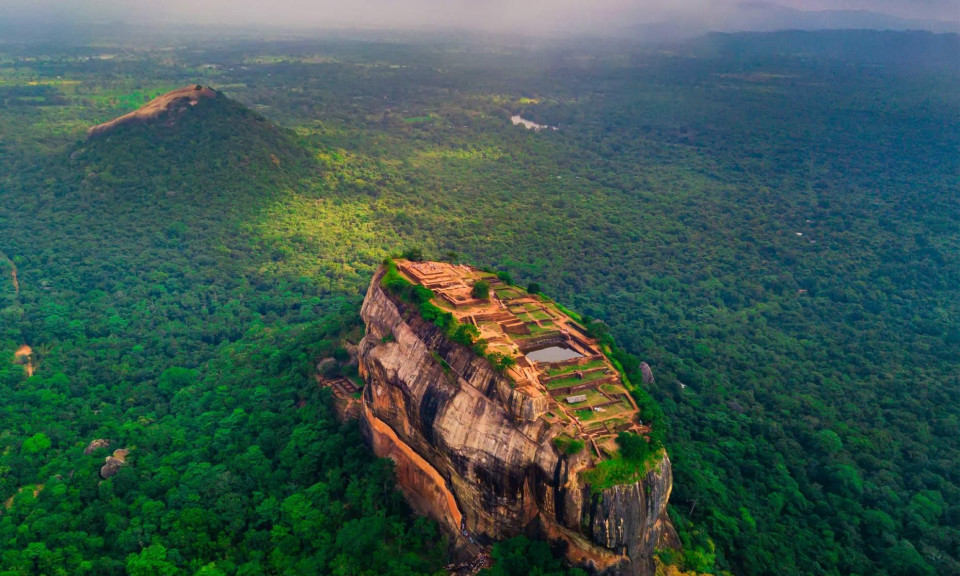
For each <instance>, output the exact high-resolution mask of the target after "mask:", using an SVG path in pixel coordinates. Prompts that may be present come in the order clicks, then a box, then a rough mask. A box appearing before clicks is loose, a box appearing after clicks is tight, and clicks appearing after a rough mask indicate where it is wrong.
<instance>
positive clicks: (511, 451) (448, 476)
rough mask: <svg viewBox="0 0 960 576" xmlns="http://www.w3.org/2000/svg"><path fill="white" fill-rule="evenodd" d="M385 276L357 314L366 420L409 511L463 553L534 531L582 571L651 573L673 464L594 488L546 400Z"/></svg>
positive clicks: (664, 525) (582, 457)
mask: <svg viewBox="0 0 960 576" xmlns="http://www.w3.org/2000/svg"><path fill="white" fill-rule="evenodd" d="M383 273H384V272H383V270H381V271H380V272H378V274H377V275H376V276H375V277H374V278H373V281H372V282H371V284H370V288H369V290H368V292H367V296H366V299H365V301H364V304H363V309H362V316H363V318H364V320H365V321H366V324H367V334H366V336H365V337H364V339H363V341H362V342H361V344H360V347H359V362H360V372H361V375H362V376H363V378H364V380H365V381H366V386H365V387H364V390H363V409H362V411H361V417H360V420H361V427H362V429H363V431H364V434H365V436H366V438H367V439H368V441H369V442H370V444H371V445H372V447H373V449H374V451H375V452H376V453H377V454H378V455H380V456H385V457H389V458H392V459H393V460H394V461H395V462H396V463H397V475H398V482H399V485H400V487H401V489H402V490H403V491H404V493H405V495H406V497H407V498H408V500H409V501H410V502H411V504H412V505H413V506H414V508H415V509H417V510H418V511H419V512H421V513H423V514H426V515H429V516H430V517H432V518H434V519H436V520H437V521H439V522H440V523H441V524H442V525H444V526H445V527H446V528H447V529H448V531H449V532H450V533H451V534H453V535H454V536H455V538H456V540H457V542H458V544H459V545H460V546H462V547H466V548H471V547H474V546H475V545H476V543H480V544H482V543H488V542H490V541H493V540H499V539H503V538H508V537H511V536H515V535H518V534H521V533H525V532H527V533H530V532H536V533H540V534H544V535H546V536H548V537H549V538H551V539H554V540H556V539H560V540H563V541H565V542H567V544H568V545H569V546H568V557H569V558H570V559H571V561H573V562H575V563H578V564H583V565H587V566H592V567H593V568H595V569H597V570H599V571H603V572H605V573H607V574H611V575H613V574H617V575H619V574H623V575H630V576H637V575H648V574H652V573H653V561H652V557H653V553H654V550H655V548H656V547H657V545H658V543H659V542H660V540H661V538H662V535H663V534H664V533H665V531H667V530H669V527H668V524H669V521H668V520H667V516H666V512H665V509H666V504H667V500H668V498H669V495H670V489H671V469H670V461H669V460H668V459H667V457H666V455H664V456H663V459H662V460H661V461H660V462H659V463H658V464H657V465H656V466H655V467H654V468H653V469H652V470H651V471H650V472H649V473H648V474H647V475H646V476H645V477H644V478H643V479H642V480H641V481H639V482H636V483H633V484H626V485H620V486H614V487H612V488H609V489H606V490H603V491H601V492H599V493H597V492H596V491H593V490H591V488H590V487H589V486H587V485H585V484H584V483H583V482H582V481H581V480H579V479H578V473H579V472H582V471H583V470H584V469H586V468H587V467H589V466H590V465H591V463H590V456H589V455H587V453H586V452H583V453H581V454H578V455H576V456H566V455H563V454H561V453H559V452H558V451H557V450H556V449H555V448H554V443H553V440H554V438H556V437H557V436H558V435H559V433H560V427H559V426H557V425H551V424H548V423H547V422H546V421H545V420H544V419H542V418H540V416H541V415H542V414H544V412H545V411H546V410H547V409H548V407H549V406H548V403H549V398H545V397H543V396H536V395H527V394H524V393H521V392H519V391H517V390H515V389H514V388H513V387H512V386H511V381H510V380H509V379H507V378H505V377H504V376H502V375H501V374H500V373H499V372H497V371H496V370H494V369H493V368H492V367H491V365H490V363H489V362H488V361H487V360H486V359H484V358H481V357H479V356H477V355H476V354H475V353H474V352H473V351H472V350H471V349H469V348H467V347H465V346H461V345H459V344H457V343H454V342H452V341H450V340H449V339H447V338H446V337H445V336H444V334H443V332H442V330H440V329H439V328H438V327H437V326H436V325H434V324H433V323H431V322H427V321H424V320H423V319H422V318H420V316H419V315H418V314H417V313H416V312H415V311H413V310H412V309H411V308H412V307H411V306H410V305H407V304H405V303H403V302H400V301H398V300H396V299H395V298H393V297H391V296H390V295H389V294H388V293H387V292H386V291H385V290H383V289H382V288H381V286H380V280H381V278H382V276H383Z"/></svg>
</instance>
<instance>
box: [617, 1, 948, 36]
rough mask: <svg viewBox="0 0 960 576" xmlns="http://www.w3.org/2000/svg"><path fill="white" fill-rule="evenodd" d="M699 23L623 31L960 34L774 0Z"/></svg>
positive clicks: (940, 24)
mask: <svg viewBox="0 0 960 576" xmlns="http://www.w3.org/2000/svg"><path fill="white" fill-rule="evenodd" d="M708 18H709V19H708V20H702V21H699V22H683V21H660V22H651V23H644V24H639V25H636V26H631V27H629V28H627V29H626V30H624V33H625V34H627V35H629V36H631V37H633V38H636V39H638V40H642V41H644V42H669V41H677V40H687V39H691V38H695V37H697V36H702V35H704V34H708V33H710V32H726V33H736V32H777V31H785V30H806V31H821V30H875V31H883V30H891V31H908V30H924V31H929V32H935V33H960V21H956V22H948V21H942V20H932V19H914V18H901V17H899V16H893V15H891V14H885V13H882V12H875V11H870V10H798V9H796V8H790V7H787V6H781V5H779V4H774V3H771V2H743V3H740V4H738V5H737V6H735V7H733V9H732V10H730V11H729V12H726V13H721V14H720V15H713V16H709V17H708Z"/></svg>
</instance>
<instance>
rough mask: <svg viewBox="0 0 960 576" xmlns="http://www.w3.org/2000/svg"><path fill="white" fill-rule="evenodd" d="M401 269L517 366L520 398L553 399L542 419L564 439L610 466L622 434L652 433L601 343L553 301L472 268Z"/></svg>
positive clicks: (418, 265) (427, 265)
mask: <svg viewBox="0 0 960 576" xmlns="http://www.w3.org/2000/svg"><path fill="white" fill-rule="evenodd" d="M395 263H396V265H397V270H398V272H399V273H400V274H401V275H402V276H404V277H405V278H406V279H407V280H409V281H410V282H412V283H414V284H419V285H421V286H423V287H425V288H428V289H430V290H431V291H433V293H434V294H435V297H434V298H433V300H432V302H433V304H435V305H436V306H438V307H440V308H441V309H443V310H445V311H448V312H450V313H451V314H453V316H454V318H456V320H457V321H458V322H460V323H461V324H472V325H473V326H476V328H477V329H478V330H479V333H480V338H482V339H483V340H485V341H486V343H487V350H488V352H497V353H500V354H504V355H506V356H508V357H510V358H512V359H513V360H514V361H515V365H514V366H512V367H510V368H508V369H507V376H509V377H510V378H511V379H512V380H513V382H514V383H515V386H516V389H517V390H518V391H520V392H522V393H524V394H528V395H530V396H536V395H544V396H547V397H548V398H550V399H551V404H550V406H551V408H550V410H548V411H547V412H546V413H545V414H544V415H543V416H542V418H544V419H545V420H546V421H547V422H548V423H550V424H556V423H559V424H561V425H563V426H564V433H563V435H562V436H561V439H567V440H573V439H581V440H583V441H584V442H585V443H586V444H587V445H588V446H590V448H591V449H592V451H593V452H594V454H595V455H596V456H597V457H598V458H600V459H603V458H608V457H611V456H613V455H614V454H615V453H616V451H617V444H616V441H615V439H616V436H617V434H618V433H620V432H622V431H631V432H635V433H638V434H642V435H646V434H648V433H649V432H650V429H649V428H648V427H647V426H644V425H643V424H642V423H641V422H640V420H639V409H638V408H637V405H636V403H635V402H634V400H633V398H632V397H631V396H630V393H629V390H628V389H627V387H626V386H625V385H624V382H623V380H622V379H621V377H620V374H619V373H618V372H617V370H616V369H615V368H614V366H613V364H612V363H611V362H610V360H609V359H608V358H607V357H606V356H605V355H604V353H603V351H602V350H601V348H600V344H599V343H598V342H597V341H596V340H595V339H593V338H590V337H589V336H588V335H587V333H586V330H585V329H584V327H583V326H581V325H580V324H579V323H577V322H576V321H575V320H573V319H572V318H571V317H570V316H568V315H567V314H565V313H564V312H562V311H561V310H560V309H559V308H558V307H557V306H556V304H554V303H553V302H552V301H551V300H550V299H549V298H546V297H544V296H541V295H538V294H530V293H527V292H526V291H524V290H523V289H521V288H518V287H516V286H511V285H509V284H506V283H504V282H503V281H502V280H500V279H499V278H497V276H496V275H495V274H492V273H489V272H484V271H482V270H479V269H477V268H474V267H472V266H466V265H454V264H449V263H446V262H414V261H410V260H403V259H398V260H396V261H395ZM480 281H484V282H486V283H487V284H488V285H489V287H490V290H489V294H488V295H487V297H486V298H484V297H483V295H478V296H480V297H476V296H474V294H473V292H474V286H475V285H476V284H477V282H480Z"/></svg>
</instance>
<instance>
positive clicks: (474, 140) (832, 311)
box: [0, 31, 960, 576]
mask: <svg viewBox="0 0 960 576" xmlns="http://www.w3.org/2000/svg"><path fill="white" fill-rule="evenodd" d="M183 34H184V36H183V37H182V38H178V39H177V40H175V41H174V40H172V39H171V40H167V39H163V38H160V37H154V39H153V40H148V39H139V38H138V39H137V42H136V45H135V46H126V45H124V44H123V41H122V39H120V38H111V39H110V40H109V41H105V42H106V43H107V45H96V46H91V45H87V44H83V45H76V46H70V45H69V42H68V41H66V40H64V41H63V42H57V43H52V42H51V43H28V44H15V43H4V44H0V274H2V276H0V349H2V350H3V351H4V355H5V357H6V358H7V361H4V362H0V421H2V422H3V429H2V430H0V502H3V503H4V506H3V507H0V571H2V572H5V573H10V574H17V575H26V574H85V573H86V574H93V573H96V574H105V575H111V574H124V573H131V574H137V573H149V571H151V570H153V571H154V572H159V573H171V574H186V575H193V574H201V573H202V574H221V573H222V574H227V575H229V576H234V575H243V576H248V575H254V574H257V575H259V574H270V575H272V574H301V573H325V574H326V573H329V574H365V573H376V574H391V573H392V574H432V573H435V572H436V571H437V570H439V569H441V568H442V566H443V565H444V564H445V563H446V561H447V559H446V558H445V557H444V553H445V550H444V544H443V542H442V539H441V537H440V535H439V532H438V531H437V529H436V527H435V526H434V525H433V524H431V523H430V522H426V521H423V520H415V519H414V517H413V516H412V515H410V514H409V513H408V511H407V510H406V509H405V507H404V505H403V503H402V501H401V500H400V498H399V496H398V495H397V493H396V492H395V491H394V490H393V484H392V479H391V474H390V467H389V465H388V464H386V463H384V462H380V461H377V460H375V459H373V458H372V457H371V456H370V455H369V453H368V452H367V451H366V450H365V449H364V448H363V447H362V444H361V441H360V438H359V435H358V434H357V432H356V430H354V429H352V428H345V427H341V426H340V425H339V424H337V423H336V422H335V420H334V419H333V418H332V415H331V411H330V408H329V407H328V405H327V403H326V400H325V396H324V394H323V393H321V392H319V391H318V390H317V387H316V383H315V382H314V381H313V380H312V376H313V374H312V372H313V371H314V369H315V363H316V361H317V360H318V359H320V358H324V357H328V356H329V357H334V358H337V365H336V367H335V368H331V369H332V370H335V371H337V372H338V373H342V374H345V375H352V374H353V371H354V370H356V368H355V367H351V366H350V360H349V352H348V351H347V349H346V348H341V346H344V343H347V344H349V343H356V342H357V341H358V340H359V336H360V334H361V333H362V327H360V326H358V325H357V323H356V310H357V306H358V303H359V298H360V294H362V292H363V290H364V289H365V288H366V286H367V285H368V284H369V282H370V278H371V275H372V274H373V271H374V270H375V269H376V267H377V266H378V265H379V264H380V262H381V261H382V260H383V258H384V257H386V256H388V255H390V254H397V253H401V251H402V250H403V248H404V247H408V246H414V245H415V246H421V247H422V251H421V254H420V256H421V257H423V256H426V257H428V258H440V257H446V255H447V254H449V253H454V254H453V256H452V258H451V259H457V258H460V259H462V260H463V261H468V262H471V263H474V264H477V265H480V266H489V267H490V268H491V269H498V270H501V271H503V272H506V273H507V274H509V276H510V277H511V279H512V280H513V281H515V282H516V283H517V284H518V285H521V286H525V285H529V286H530V288H531V289H530V292H534V288H537V290H536V291H537V292H539V291H541V290H542V291H543V292H545V293H547V294H550V295H553V296H555V297H556V299H557V300H559V301H561V302H563V303H564V304H565V305H567V306H569V308H571V309H574V310H577V311H579V312H580V313H581V314H583V315H584V316H585V317H584V318H581V319H582V320H583V321H584V322H585V323H586V324H587V325H588V326H590V327H591V330H594V331H595V332H594V333H595V334H598V335H600V336H603V334H609V335H611V338H612V336H615V337H616V342H617V343H619V345H620V349H622V350H623V351H624V353H623V354H618V352H617V351H616V350H614V349H613V348H611V349H610V351H611V357H612V358H614V359H615V360H616V361H617V363H618V365H619V368H620V369H622V371H623V374H624V375H625V376H626V377H627V378H628V379H629V380H630V382H631V383H632V384H633V385H634V388H635V389H636V392H635V399H636V400H637V402H638V404H639V405H641V406H642V407H643V408H644V410H646V411H647V413H646V415H643V414H642V415H641V418H642V419H644V421H653V422H658V421H660V422H662V423H663V428H662V429H660V430H658V434H659V436H658V438H659V439H660V441H662V442H663V445H664V446H665V447H666V450H667V452H668V454H669V456H670V458H671V460H672V462H673V471H674V486H673V494H672V499H671V500H672V508H671V516H672V517H673V518H674V523H675V524H676V525H677V528H678V531H679V537H680V539H681V541H682V542H683V544H684V545H685V550H684V552H683V554H681V555H679V557H674V558H672V560H673V561H675V562H677V563H678V564H680V565H682V566H683V568H684V569H686V570H697V571H701V572H710V571H713V572H718V571H729V572H730V573H734V574H751V575H753V574H756V575H774V574H776V575H778V576H781V575H801V574H802V575H831V576H832V575H838V576H839V575H841V574H861V575H865V574H875V575H878V576H901V575H904V576H906V575H914V574H916V575H933V574H955V573H960V563H958V562H960V468H958V466H957V465H956V463H957V462H960V445H958V442H957V438H960V409H958V403H957V401H956V400H957V398H960V372H958V369H960V368H958V363H957V358H960V324H958V321H957V319H958V318H960V201H958V189H960V186H958V181H957V174H958V173H960V155H958V154H957V150H958V149H960V126H958V122H957V118H958V117H960V103H958V101H957V98H956V94H958V93H960V73H958V70H960V67H958V66H957V65H956V63H957V54H960V40H958V38H957V36H956V35H932V34H926V33H915V32H904V33H895V32H884V33H880V32H869V31H848V32H842V33H839V32H836V33H834V32H831V33H776V34H745V35H713V36H710V37H708V38H705V39H702V40H699V41H696V42H691V43H687V44H682V45H676V46H672V47H670V50H667V51H662V50H659V49H649V48H646V47H643V46H637V45H634V44H631V43H625V44H621V43H606V42H602V41H596V42H591V43H590V44H589V45H584V44H581V43H576V42H559V43H553V42H547V41H545V42H543V43H542V44H538V45H536V46H533V45H528V44H522V43H519V44H518V43H511V42H509V41H504V42H503V43H502V44H501V45H499V46H497V47H496V49H491V47H490V45H489V44H488V43H483V44H476V43H473V42H471V41H470V40H469V39H461V40H457V41H451V40H449V39H436V41H433V40H431V41H429V42H424V41H422V40H421V39H418V40H417V41H408V40H404V39H399V38H394V37H391V38H378V39H375V40H371V41H362V40H317V39H305V40H294V39H289V38H284V39H282V40H279V39H278V40H276V41H252V40H242V39H237V38H233V39H228V38H219V37H215V36H209V37H208V36H204V35H197V36H191V35H190V33H189V31H185V32H183ZM204 34H206V33H204ZM106 52H109V54H110V55H111V57H110V58H105V57H104V58H102V57H101V55H103V54H105V53H106ZM197 83H200V84H203V85H211V86H213V87H215V88H217V89H220V90H222V92H223V94H224V99H218V100H212V101H210V102H208V103H207V104H209V105H207V104H202V105H197V106H196V107H194V108H193V109H191V110H190V111H189V112H188V113H186V114H185V115H184V116H183V117H182V118H180V119H179V120H178V121H177V122H172V123H165V122H161V123H159V124H152V125H150V124H143V125H130V126H127V127H124V129H122V130H117V131H115V132H113V133H111V134H109V135H107V136H106V137H104V138H102V139H97V140H91V141H87V140H86V138H85V134H86V129H87V128H88V127H90V126H92V125H95V124H98V123H101V122H104V121H106V120H109V119H111V118H114V117H116V116H118V115H120V114H123V113H126V112H129V111H131V110H133V109H135V108H136V107H137V106H138V105H140V104H142V103H143V101H144V99H145V98H148V97H152V96H155V95H158V94H160V93H163V92H166V91H168V90H171V89H173V88H178V87H182V86H187V85H194V84H197ZM227 98H229V100H227ZM231 101H235V102H231ZM238 103H242V104H243V105H244V106H240V105H239V104H238ZM516 114H519V115H522V117H523V118H525V119H529V120H531V121H534V122H537V123H539V124H546V125H550V126H556V127H557V130H545V131H539V132H536V131H533V130H527V129H525V128H524V127H523V126H515V125H513V124H512V123H511V121H510V118H511V116H513V115H516ZM408 120H409V121H408ZM277 126H280V128H277ZM457 254H458V255H459V256H457ZM14 269H15V270H16V278H17V284H16V285H15V284H14V275H13V271H14ZM533 283H537V284H539V286H534V285H533ZM411 296H413V295H412V294H411ZM420 296H422V295H420ZM420 296H416V297H417V298H420ZM562 310H566V309H562ZM571 315H572V316H573V314H572V313H571ZM574 317H576V318H580V317H579V316H574ZM437 318H440V317H437ZM595 319H596V320H599V321H600V322H597V321H596V320H595ZM441 322H442V320H441ZM461 336H462V337H463V338H464V339H467V337H468V336H469V334H466V333H463V334H461ZM23 344H28V345H29V346H30V347H31V349H32V355H31V357H30V358H31V362H32V367H33V368H34V369H35V374H34V375H33V376H32V377H30V376H28V375H27V371H26V369H25V363H24V359H23V357H19V358H16V357H15V356H14V353H15V351H16V350H18V349H19V348H20V346H21V345H23ZM347 347H349V346H347ZM633 356H635V357H637V358H642V359H643V360H644V361H646V362H648V363H649V364H650V365H651V366H652V367H653V372H654V375H655V380H653V381H649V382H646V383H645V381H644V380H643V379H642V377H641V375H639V374H637V371H638V366H636V365H635V363H634V360H631V358H632V357H633ZM658 411H659V412H658ZM658 416H659V417H658ZM95 439H108V440H110V442H111V444H110V447H109V448H96V449H95V450H94V451H93V453H92V454H84V449H85V448H86V447H87V446H88V445H89V443H90V442H91V441H92V440H95ZM118 448H126V449H129V450H130V452H129V455H128V456H127V457H126V460H127V464H126V465H124V466H121V467H120V468H119V471H118V472H117V473H116V474H115V475H113V476H112V477H111V478H109V479H102V478H100V476H99V468H100V466H102V465H103V463H104V458H105V457H106V456H108V455H109V454H111V453H112V452H113V450H115V449H118ZM9 498H12V500H8V499H9ZM6 503H9V508H7V507H6ZM498 550H500V552H498V554H501V556H500V557H501V558H502V559H503V565H502V567H500V568H495V570H502V571H503V570H509V569H511V568H509V566H514V565H516V566H521V567H522V568H517V569H531V570H532V568H529V567H528V565H527V564H521V562H522V561H523V560H524V558H523V557H526V558H527V559H528V560H529V559H533V558H537V559H538V560H537V562H538V565H541V566H544V565H549V566H550V567H549V568H548V569H547V572H557V571H561V570H562V569H560V568H557V567H556V565H555V564H553V563H552V562H553V559H551V558H548V557H547V556H544V555H542V554H541V552H542V547H540V545H539V544H535V543H529V542H528V543H524V542H513V543H511V544H508V545H502V546H501V547H500V548H498ZM508 559H513V560H508ZM514 560H515V561H516V562H517V563H516V564H513V561H514ZM541 560H542V561H541ZM365 571H366V572H365ZM561 573H562V572H561Z"/></svg>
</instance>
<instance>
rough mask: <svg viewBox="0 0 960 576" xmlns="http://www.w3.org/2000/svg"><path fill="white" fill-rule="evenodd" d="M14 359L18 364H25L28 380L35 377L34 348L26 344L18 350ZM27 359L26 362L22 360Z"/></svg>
mask: <svg viewBox="0 0 960 576" xmlns="http://www.w3.org/2000/svg"><path fill="white" fill-rule="evenodd" d="M13 357H14V358H15V359H16V361H17V363H18V364H23V365H24V368H25V369H26V371H27V378H30V377H31V376H33V348H31V347H30V346H28V345H26V344H24V345H23V346H21V347H19V348H17V351H16V352H15V353H14V355H13ZM22 358H26V361H25V362H24V360H21V359H22Z"/></svg>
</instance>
